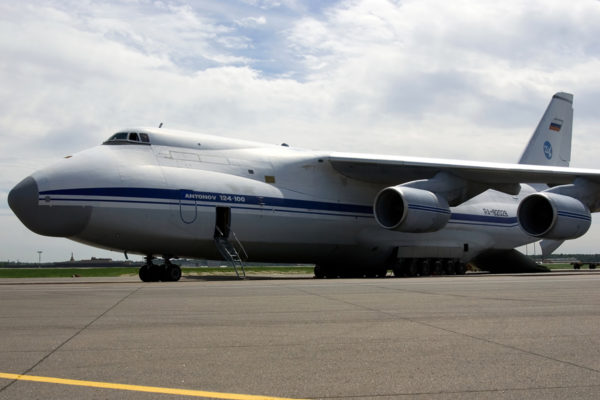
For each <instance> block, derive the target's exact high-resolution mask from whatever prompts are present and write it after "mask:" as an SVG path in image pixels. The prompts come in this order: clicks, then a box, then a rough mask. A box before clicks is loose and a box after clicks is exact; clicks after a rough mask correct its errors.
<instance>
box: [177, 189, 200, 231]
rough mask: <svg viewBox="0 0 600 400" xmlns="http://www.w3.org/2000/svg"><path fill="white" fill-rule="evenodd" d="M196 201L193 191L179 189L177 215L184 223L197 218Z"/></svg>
mask: <svg viewBox="0 0 600 400" xmlns="http://www.w3.org/2000/svg"><path fill="white" fill-rule="evenodd" d="M196 203H197V202H196V197H195V196H194V192H193V191H191V190H185V189H182V190H180V191H179V215H180V217H181V220H182V221H183V222H184V223H186V224H191V223H193V222H194V221H196V218H198V208H197V204H196Z"/></svg>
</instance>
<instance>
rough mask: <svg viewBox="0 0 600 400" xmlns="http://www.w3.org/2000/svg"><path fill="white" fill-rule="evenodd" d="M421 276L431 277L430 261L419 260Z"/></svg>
mask: <svg viewBox="0 0 600 400" xmlns="http://www.w3.org/2000/svg"><path fill="white" fill-rule="evenodd" d="M419 275H420V276H429V275H431V267H430V265H429V260H428V259H426V258H425V259H423V260H419Z"/></svg>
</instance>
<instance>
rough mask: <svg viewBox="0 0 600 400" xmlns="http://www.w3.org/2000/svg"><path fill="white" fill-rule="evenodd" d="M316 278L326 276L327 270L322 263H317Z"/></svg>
mask: <svg viewBox="0 0 600 400" xmlns="http://www.w3.org/2000/svg"><path fill="white" fill-rule="evenodd" d="M315 278H316V279H323V278H325V271H324V269H323V267H321V266H320V265H315Z"/></svg>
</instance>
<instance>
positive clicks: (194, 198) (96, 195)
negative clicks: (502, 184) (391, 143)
mask: <svg viewBox="0 0 600 400" xmlns="http://www.w3.org/2000/svg"><path fill="white" fill-rule="evenodd" d="M52 195H55V196H61V197H59V198H54V199H52V200H56V201H98V202H111V203H116V202H121V203H138V204H178V203H179V202H181V203H182V204H194V202H195V204H197V205H198V206H205V204H202V203H221V204H231V205H232V207H235V208H246V209H253V208H252V207H244V206H263V207H272V208H275V210H276V211H281V212H297V213H303V214H310V213H314V214H323V215H339V214H331V213H333V212H336V213H352V214H360V215H358V216H360V217H369V218H372V217H373V208H372V206H365V205H358V204H343V203H329V202H323V201H313V200H298V199H285V198H277V197H261V196H249V195H234V194H224V193H214V192H196V191H192V190H176V189H154V188H130V187H122V188H119V187H107V188H79V189H59V190H47V191H43V192H40V200H44V199H45V198H46V197H47V196H52ZM62 196H70V197H62ZM82 196H85V197H93V198H81V197H82ZM111 197H112V198H113V199H110V198H111ZM115 198H116V199H115ZM236 198H238V199H239V198H243V199H244V201H235V199H236ZM141 199H143V200H141ZM227 199H231V200H227ZM286 208H287V209H288V210H286ZM411 208H412V207H411ZM289 209H292V210H289ZM311 211H314V212H311ZM429 211H435V212H440V211H442V209H437V208H436V209H431V210H429ZM443 211H444V212H447V211H446V210H443ZM351 216H353V217H354V216H357V215H351ZM449 223H455V224H462V225H500V226H505V227H511V226H517V225H518V222H517V218H516V217H495V216H489V215H477V214H464V213H452V214H451V216H450V221H449Z"/></svg>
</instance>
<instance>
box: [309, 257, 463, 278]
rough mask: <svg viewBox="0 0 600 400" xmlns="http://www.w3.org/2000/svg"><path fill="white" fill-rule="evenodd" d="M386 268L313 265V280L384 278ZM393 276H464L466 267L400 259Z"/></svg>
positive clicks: (455, 262) (435, 260)
mask: <svg viewBox="0 0 600 400" xmlns="http://www.w3.org/2000/svg"><path fill="white" fill-rule="evenodd" d="M387 268H388V267H387V266H379V267H367V268H351V267H345V266H343V265H327V264H325V265H321V264H318V265H315V278H318V279H323V278H385V277H386V276H387ZM391 269H392V271H394V276H396V277H402V276H430V275H464V274H465V272H466V265H465V264H464V263H463V262H461V261H460V260H459V259H453V258H402V259H399V260H397V262H396V263H395V264H394V265H393V266H392V267H391Z"/></svg>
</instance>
